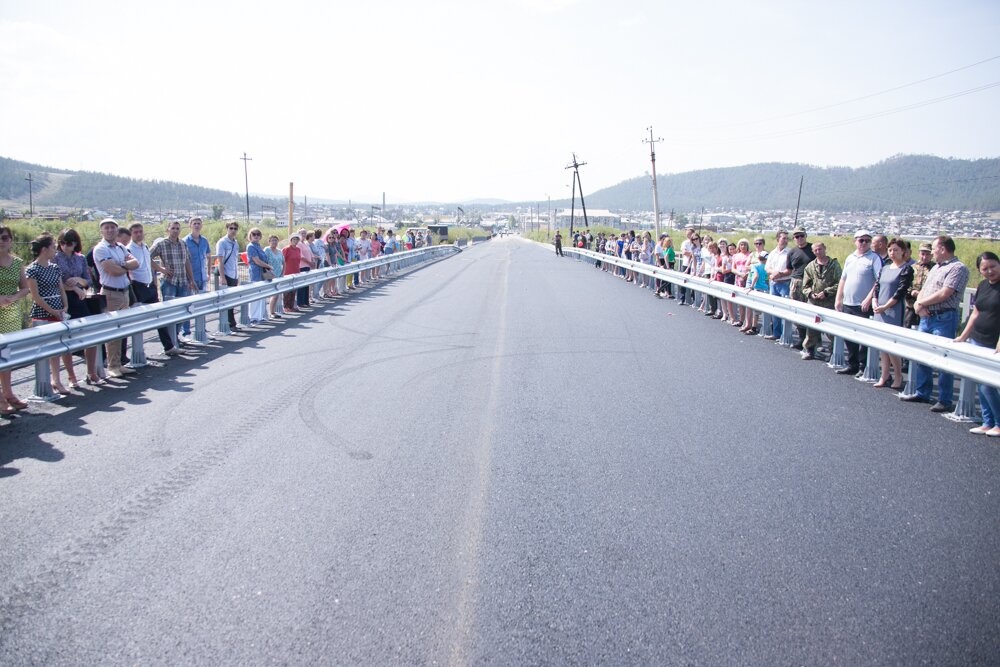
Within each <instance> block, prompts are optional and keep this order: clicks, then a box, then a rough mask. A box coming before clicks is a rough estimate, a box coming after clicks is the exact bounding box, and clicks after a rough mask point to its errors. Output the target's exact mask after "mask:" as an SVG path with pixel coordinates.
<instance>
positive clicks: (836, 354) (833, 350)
mask: <svg viewBox="0 0 1000 667" xmlns="http://www.w3.org/2000/svg"><path fill="white" fill-rule="evenodd" d="M846 352H847V348H846V347H845V346H844V339H843V338H841V337H840V336H834V337H833V345H831V346H830V361H828V362H827V364H826V365H827V366H829V367H830V368H844V367H845V366H847V359H846V358H845V357H846Z"/></svg>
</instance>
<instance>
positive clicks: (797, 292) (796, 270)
mask: <svg viewBox="0 0 1000 667" xmlns="http://www.w3.org/2000/svg"><path fill="white" fill-rule="evenodd" d="M792 239H793V240H794V241H795V247H794V248H792V249H791V250H790V251H789V252H788V267H787V268H789V269H791V271H792V273H791V274H790V277H791V282H790V284H789V294H790V295H791V297H792V299H794V300H795V301H802V302H808V301H809V297H808V295H807V294H806V293H805V291H804V290H803V289H802V280H803V278H804V277H805V271H806V266H807V265H808V264H809V262H811V261H813V260H814V259H816V253H815V252H813V249H812V247H811V246H810V245H809V241H807V240H806V230H804V229H803V228H801V227H796V228H795V229H794V230H792ZM795 329H796V331H798V332H799V342H797V343H795V344H794V345H792V349H795V350H802V349H803V348H804V347H805V341H806V337H807V336H808V335H809V333H810V332H811V330H810V329H807V328H806V327H804V326H802V325H800V324H796V325H795ZM803 358H805V354H803Z"/></svg>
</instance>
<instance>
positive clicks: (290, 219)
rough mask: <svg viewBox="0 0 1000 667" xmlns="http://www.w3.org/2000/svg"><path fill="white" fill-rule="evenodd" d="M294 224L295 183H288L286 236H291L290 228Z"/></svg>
mask: <svg viewBox="0 0 1000 667" xmlns="http://www.w3.org/2000/svg"><path fill="white" fill-rule="evenodd" d="M275 215H277V214H275ZM275 222H277V221H275ZM294 224H295V183H292V182H289V183H288V235H289V236H291V235H292V226H293V225H294Z"/></svg>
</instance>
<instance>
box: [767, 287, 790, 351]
mask: <svg viewBox="0 0 1000 667" xmlns="http://www.w3.org/2000/svg"><path fill="white" fill-rule="evenodd" d="M790 286H791V283H790V282H789V281H787V280H786V281H784V282H778V283H771V294H773V295H774V296H780V297H784V298H786V299H787V298H788V293H789V288H790ZM784 331H785V321H784V320H783V319H781V318H778V317H772V318H771V335H772V336H774V337H775V338H781V334H782V333H783V332H784Z"/></svg>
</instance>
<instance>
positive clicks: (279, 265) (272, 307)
mask: <svg viewBox="0 0 1000 667" xmlns="http://www.w3.org/2000/svg"><path fill="white" fill-rule="evenodd" d="M264 259H266V260H267V263H268V264H269V265H270V266H271V272H272V273H273V274H274V277H275V278H278V277H280V276H283V275H285V256H284V255H282V254H281V251H280V250H278V237H277V236H275V235H274V234H271V235H270V236H269V237H267V247H266V248H264ZM280 297H281V295H280V294H275V295H274V296H272V297H271V298H270V300H269V301H268V304H267V306H268V308H267V310H268V315H269V316H270V317H271V319H279V320H280V319H281V315H279V314H278V313H277V312H275V311H276V310H277V308H278V299H279V298H280Z"/></svg>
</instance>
